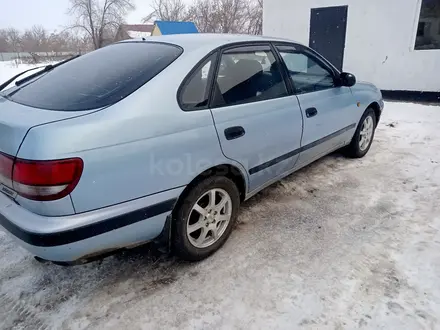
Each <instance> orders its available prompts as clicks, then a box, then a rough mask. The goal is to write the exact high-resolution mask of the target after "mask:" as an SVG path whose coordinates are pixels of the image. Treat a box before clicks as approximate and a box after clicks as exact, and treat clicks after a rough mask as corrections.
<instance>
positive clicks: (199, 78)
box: [179, 53, 217, 111]
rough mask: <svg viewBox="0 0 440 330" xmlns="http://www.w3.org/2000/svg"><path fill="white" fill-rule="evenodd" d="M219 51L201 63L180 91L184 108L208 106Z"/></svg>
mask: <svg viewBox="0 0 440 330" xmlns="http://www.w3.org/2000/svg"><path fill="white" fill-rule="evenodd" d="M216 57H217V53H215V54H213V55H211V56H209V57H208V58H207V59H206V60H205V61H204V62H203V63H202V64H200V65H199V66H198V67H197V68H196V69H195V71H194V73H193V74H192V75H191V76H190V77H189V79H188V80H187V81H186V82H185V84H184V85H183V87H182V90H181V92H180V99H179V102H180V106H181V107H182V109H183V110H187V111H191V110H199V109H205V108H206V107H207V106H208V101H209V92H210V88H209V87H210V86H209V85H210V84H209V81H210V79H211V76H212V72H213V70H214V62H215V59H216Z"/></svg>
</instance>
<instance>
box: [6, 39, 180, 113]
mask: <svg viewBox="0 0 440 330" xmlns="http://www.w3.org/2000/svg"><path fill="white" fill-rule="evenodd" d="M181 54H182V49H181V48H180V47H177V46H174V45H171V44H161V43H148V42H128V43H119V44H114V45H110V46H107V47H104V48H101V49H99V50H96V51H94V52H91V53H89V54H86V55H83V56H81V57H79V58H77V59H75V60H73V61H71V62H68V63H66V64H63V65H61V66H59V67H58V68H55V69H54V70H53V71H50V72H48V73H47V74H44V75H42V76H39V77H37V78H36V79H34V80H32V81H30V82H29V83H27V84H25V85H23V86H19V87H15V88H12V89H9V90H8V94H6V97H7V98H8V99H10V100H11V101H14V102H17V103H21V104H24V105H28V106H31V107H36V108H42V109H48V110H58V111H81V110H92V109H98V108H101V107H105V106H108V105H111V104H114V103H116V102H118V101H119V100H121V99H123V98H125V97H126V96H128V95H129V94H131V93H133V92H134V91H135V90H137V89H138V88H139V87H141V86H142V85H144V84H145V83H147V82H148V81H149V80H151V79H152V78H153V77H154V76H156V75H157V74H158V73H160V72H161V71H162V70H163V69H165V68H166V67H167V66H168V65H170V64H171V63H172V62H173V61H174V60H175V59H176V58H178V57H179V56H180V55H181Z"/></svg>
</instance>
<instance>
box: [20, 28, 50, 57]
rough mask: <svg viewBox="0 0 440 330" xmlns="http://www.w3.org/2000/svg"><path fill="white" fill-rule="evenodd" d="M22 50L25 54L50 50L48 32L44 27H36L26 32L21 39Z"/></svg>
mask: <svg viewBox="0 0 440 330" xmlns="http://www.w3.org/2000/svg"><path fill="white" fill-rule="evenodd" d="M21 44H22V50H23V51H25V52H43V51H47V48H48V32H47V31H46V29H44V27H42V26H37V25H34V26H33V27H32V28H31V29H29V30H25V32H24V34H23V35H22V37H21Z"/></svg>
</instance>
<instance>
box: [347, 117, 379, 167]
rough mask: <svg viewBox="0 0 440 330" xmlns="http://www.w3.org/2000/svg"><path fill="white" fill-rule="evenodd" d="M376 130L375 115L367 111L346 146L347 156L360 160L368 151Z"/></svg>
mask: <svg viewBox="0 0 440 330" xmlns="http://www.w3.org/2000/svg"><path fill="white" fill-rule="evenodd" d="M375 130H376V115H375V113H374V110H373V109H367V110H366V111H365V113H364V115H363V116H362V118H361V120H360V121H359V125H358V127H357V129H356V132H355V133H354V136H353V139H352V140H351V143H350V144H349V145H348V146H347V149H346V150H347V154H348V156H350V157H353V158H362V157H364V156H365V155H366V154H367V152H368V151H369V150H370V147H371V144H372V143H373V139H374V133H375Z"/></svg>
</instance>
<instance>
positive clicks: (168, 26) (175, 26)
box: [155, 21, 199, 35]
mask: <svg viewBox="0 0 440 330" xmlns="http://www.w3.org/2000/svg"><path fill="white" fill-rule="evenodd" d="M155 24H156V25H157V27H158V28H159V30H160V32H161V33H162V35H167V34H183V33H198V32H199V31H198V30H197V27H196V25H195V24H194V23H193V22H173V21H156V22H155Z"/></svg>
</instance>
